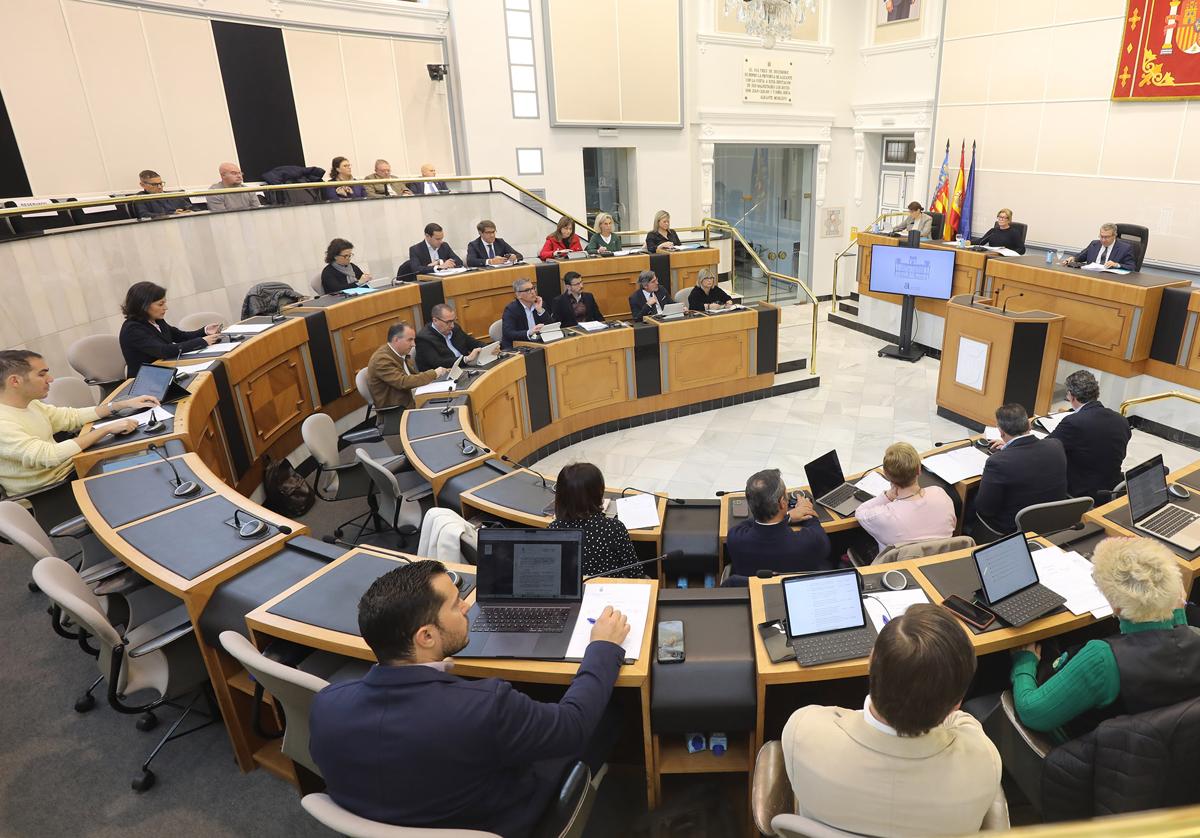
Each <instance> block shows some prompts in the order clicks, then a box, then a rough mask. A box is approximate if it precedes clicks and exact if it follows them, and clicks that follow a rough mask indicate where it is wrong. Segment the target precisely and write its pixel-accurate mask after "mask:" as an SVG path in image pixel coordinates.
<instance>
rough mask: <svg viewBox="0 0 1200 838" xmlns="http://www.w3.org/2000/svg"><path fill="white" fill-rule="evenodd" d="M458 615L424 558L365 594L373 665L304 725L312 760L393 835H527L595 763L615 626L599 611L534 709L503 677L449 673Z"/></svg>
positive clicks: (624, 626) (459, 636) (621, 620)
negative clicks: (566, 780) (577, 657)
mask: <svg viewBox="0 0 1200 838" xmlns="http://www.w3.org/2000/svg"><path fill="white" fill-rule="evenodd" d="M468 607H469V606H468V605H467V603H466V602H465V601H464V600H463V599H462V598H460V597H459V595H458V589H457V588H455V587H454V583H453V582H451V581H450V577H449V576H448V575H447V574H446V568H445V565H443V564H442V563H441V562H436V561H431V560H429V559H423V560H421V561H417V562H413V563H412V564H407V565H401V566H400V567H397V568H396V569H395V570H392V571H389V572H388V573H385V574H384V575H383V576H381V577H379V578H378V579H376V580H375V582H373V583H372V584H371V587H370V588H368V589H367V592H366V593H365V594H363V597H362V599H361V600H360V601H359V604H358V626H359V630H360V631H361V633H362V636H363V639H364V640H365V641H366V642H367V645H368V646H370V647H371V651H372V652H374V653H375V657H376V659H377V660H378V661H379V663H378V664H376V665H375V666H373V667H371V670H370V671H369V672H368V673H367V675H366V676H365V677H364V678H362V679H361V680H359V681H347V682H342V683H338V684H333V685H331V686H328V687H326V688H325V689H323V690H321V692H319V693H318V694H317V695H316V697H315V698H314V699H313V703H312V710H311V711H310V714H309V722H310V736H311V738H310V740H309V753H310V754H311V755H312V758H313V760H314V761H315V762H316V763H317V765H318V767H319V768H320V769H321V774H322V776H323V777H324V778H325V784H326V791H327V792H328V793H329V795H330V797H332V798H333V799H334V801H335V802H336V803H337V804H338V805H339V806H341V807H342V808H343V809H347V810H348V811H350V812H353V813H354V814H356V815H359V816H360V817H364V818H368V819H370V820H373V821H380V822H383V823H390V824H395V825H399V826H409V827H432V828H454V829H479V830H486V831H489V832H497V833H499V834H501V835H503V836H505V838H516V837H517V836H526V835H528V834H529V832H530V830H531V829H532V828H533V826H534V825H535V824H536V823H537V821H538V820H539V818H540V816H541V814H542V811H543V810H544V809H545V808H546V805H547V803H548V802H549V801H550V800H551V798H552V797H553V796H554V793H555V791H556V790H557V788H558V784H559V782H560V781H561V776H562V773H563V771H564V769H565V768H566V767H567V766H568V765H570V764H572V763H573V762H574V761H576V760H578V759H580V758H581V757H583V756H584V754H585V750H592V749H591V748H589V744H590V743H589V739H591V738H592V735H593V731H594V730H595V729H596V726H597V723H598V722H599V721H600V720H601V717H602V716H603V714H604V711H605V708H606V706H607V704H608V700H609V697H610V695H611V694H612V688H613V684H614V683H615V682H616V679H617V672H618V671H619V670H620V668H621V663H622V661H623V659H624V657H625V653H624V651H622V649H621V645H620V644H621V643H622V642H624V640H625V637H626V635H628V633H629V624H628V623H627V622H626V620H625V617H624V616H622V615H621V613H620V612H617V611H613V610H612V608H611V607H606V608H605V609H604V611H603V613H601V615H600V616H599V617H598V618H597V619H596V623H595V625H594V626H593V628H592V633H591V643H589V644H588V647H587V651H585V652H584V655H583V661H582V662H581V663H580V664H579V671H578V673H577V674H576V675H575V678H574V680H572V681H571V686H570V687H568V688H567V692H566V694H565V695H564V696H563V697H562V700H561V701H559V702H558V703H557V704H544V703H542V702H538V701H534V700H533V699H531V698H529V697H528V696H526V695H525V694H524V693H521V692H518V691H517V690H514V689H513V688H512V685H511V684H509V683H508V682H507V681H502V680H500V679H499V678H485V679H483V680H478V681H466V680H463V679H462V678H457V677H455V676H454V675H451V674H450V673H449V672H448V671H446V668H445V666H444V664H443V661H445V660H446V658H447V657H448V656H450V655H453V654H455V653H456V652H458V651H460V650H462V648H463V647H464V646H466V645H467V634H468V628H469V623H468V620H467V611H468ZM600 744H601V743H595V745H600ZM598 767H599V766H598V765H596V766H593V770H595V769H597V768H598Z"/></svg>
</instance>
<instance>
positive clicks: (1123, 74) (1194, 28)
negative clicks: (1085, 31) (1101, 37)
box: [1112, 0, 1200, 101]
mask: <svg viewBox="0 0 1200 838" xmlns="http://www.w3.org/2000/svg"><path fill="white" fill-rule="evenodd" d="M1112 98H1114V99H1153V100H1157V101H1162V100H1164V99H1200V0H1129V3H1128V8H1127V9H1126V12H1125V26H1124V34H1123V36H1122V38H1121V53H1120V55H1119V56H1118V58H1117V73H1116V78H1114V79H1113V92H1112Z"/></svg>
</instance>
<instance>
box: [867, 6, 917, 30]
mask: <svg viewBox="0 0 1200 838" xmlns="http://www.w3.org/2000/svg"><path fill="white" fill-rule="evenodd" d="M876 3H877V6H878V8H879V16H878V17H877V18H876V21H875V22H876V23H877V24H878V25H879V26H883V25H884V24H887V23H899V22H901V21H905V20H918V19H920V17H921V0H876Z"/></svg>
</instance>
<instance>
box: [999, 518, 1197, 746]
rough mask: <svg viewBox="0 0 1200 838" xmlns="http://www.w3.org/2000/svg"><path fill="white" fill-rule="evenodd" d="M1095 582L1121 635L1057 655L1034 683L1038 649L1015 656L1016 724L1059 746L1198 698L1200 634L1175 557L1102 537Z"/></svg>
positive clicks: (1161, 548)
mask: <svg viewBox="0 0 1200 838" xmlns="http://www.w3.org/2000/svg"><path fill="white" fill-rule="evenodd" d="M1092 578H1093V579H1094V580H1095V582H1096V587H1097V588H1099V589H1100V593H1102V594H1104V598H1105V599H1107V600H1108V603H1109V605H1111V606H1112V610H1113V615H1114V616H1116V617H1117V619H1118V621H1119V633H1118V634H1115V635H1113V636H1112V637H1107V638H1105V639H1103V640H1089V641H1088V642H1087V643H1085V644H1084V645H1083V646H1082V647H1080V648H1079V649H1077V650H1073V651H1067V652H1064V653H1062V654H1061V655H1059V656H1058V657H1057V658H1056V659H1055V660H1054V661H1053V663H1052V665H1051V667H1050V669H1051V671H1052V674H1051V675H1050V677H1049V678H1046V679H1044V680H1043V681H1042V683H1040V684H1039V683H1038V664H1039V662H1040V658H1041V647H1040V644H1038V643H1031V644H1029V645H1027V646H1023V647H1021V648H1020V649H1018V650H1016V651H1015V652H1014V653H1013V664H1012V692H1013V703H1014V705H1015V706H1016V709H1017V714H1018V715H1019V716H1020V718H1021V723H1022V724H1024V725H1025V726H1026V727H1029V728H1032V729H1033V730H1040V731H1047V732H1054V734H1055V735H1056V736H1057V737H1058V738H1059V740H1060V741H1061V740H1063V739H1065V738H1069V737H1072V736H1078V735H1080V734H1082V733H1086V732H1087V731H1088V730H1091V729H1092V728H1093V727H1095V726H1096V725H1097V724H1099V723H1100V722H1101V721H1103V720H1104V719H1106V718H1111V717H1113V716H1119V715H1123V714H1132V713H1142V712H1145V711H1146V710H1153V709H1155V708H1157V707H1168V706H1170V705H1172V704H1177V703H1179V702H1180V701H1185V700H1187V699H1190V698H1196V697H1197V696H1200V630H1197V629H1195V628H1192V627H1191V626H1189V625H1188V624H1187V617H1186V614H1185V612H1184V590H1183V576H1182V574H1181V572H1180V567H1179V562H1178V561H1177V559H1176V557H1175V554H1174V553H1173V552H1171V550H1170V549H1169V548H1168V547H1167V546H1166V545H1165V544H1163V543H1162V542H1159V541H1156V540H1154V539H1152V538H1106V539H1105V540H1104V541H1102V542H1100V544H1098V545H1097V546H1096V549H1095V551H1094V552H1093V554H1092Z"/></svg>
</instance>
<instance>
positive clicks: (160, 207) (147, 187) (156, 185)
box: [130, 169, 192, 218]
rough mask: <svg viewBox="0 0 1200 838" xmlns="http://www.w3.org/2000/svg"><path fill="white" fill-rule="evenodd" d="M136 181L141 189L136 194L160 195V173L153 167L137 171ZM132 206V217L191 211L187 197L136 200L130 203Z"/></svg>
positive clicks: (161, 181) (155, 216)
mask: <svg viewBox="0 0 1200 838" xmlns="http://www.w3.org/2000/svg"><path fill="white" fill-rule="evenodd" d="M138 181H139V182H140V183H141V184H142V191H141V192H138V193H136V194H138V195H161V194H162V192H163V179H162V175H160V174H159V173H158V172H156V171H154V170H153V169H144V170H142V171H141V172H139V173H138ZM130 206H131V207H133V217H134V218H158V217H160V216H164V215H179V214H181V213H185V212H191V211H192V205H191V204H190V203H188V199H187V198H156V199H154V200H152V201H138V202H137V203H135V204H130Z"/></svg>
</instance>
